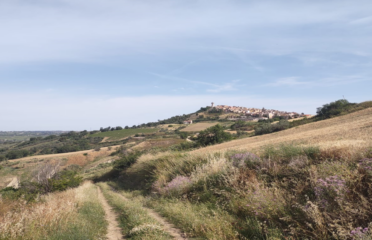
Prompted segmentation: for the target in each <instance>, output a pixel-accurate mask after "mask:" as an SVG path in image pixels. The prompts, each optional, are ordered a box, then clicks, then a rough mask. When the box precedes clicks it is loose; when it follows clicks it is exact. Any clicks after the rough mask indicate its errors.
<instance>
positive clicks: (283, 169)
mask: <svg viewBox="0 0 372 240" xmlns="http://www.w3.org/2000/svg"><path fill="white" fill-rule="evenodd" d="M371 152H372V151H371V150H370V148H367V149H366V148H364V149H359V150H358V151H356V150H355V149H352V148H346V147H345V146H343V147H341V148H334V147H331V148H321V147H319V146H316V145H293V144H280V145H276V146H275V145H269V146H266V147H264V148H262V149H260V150H257V151H256V154H257V155H255V154H253V153H247V152H246V151H241V152H238V151H236V150H235V151H227V152H220V153H215V154H202V155H200V154H198V155H191V154H178V155H174V154H172V153H168V154H164V155H162V156H156V157H153V158H151V157H150V156H146V161H141V162H138V163H136V164H134V165H133V166H132V167H131V168H129V169H128V170H127V172H126V173H124V175H125V174H127V173H128V172H131V173H132V174H135V173H138V172H140V170H139V169H142V170H141V171H145V172H146V174H143V175H142V176H143V178H145V179H146V180H147V181H149V182H151V183H152V185H147V188H148V190H149V191H150V192H151V195H150V196H151V200H149V201H148V204H149V206H151V207H153V208H155V209H157V210H158V211H160V212H161V213H162V214H164V215H165V216H166V217H167V218H169V219H170V220H172V221H173V222H174V223H175V224H176V225H177V226H178V227H180V228H182V229H183V230H184V231H186V232H188V233H191V234H192V236H202V237H206V238H210V239H234V237H233V232H234V233H236V234H237V235H234V236H238V235H239V236H244V237H249V238H253V237H255V238H257V239H268V238H269V236H270V238H284V237H291V238H295V239H302V238H308V239H330V238H334V239H351V238H355V239H356V237H355V236H356V235H355V234H356V233H355V232H358V231H359V230H358V229H360V228H362V229H363V231H365V232H363V231H362V232H361V233H360V234H362V235H363V238H366V237H367V236H369V235H368V234H369V232H368V231H367V230H365V229H366V228H368V226H369V225H370V223H371V222H372V221H371V220H370V219H372V204H371V203H370V201H369V199H370V198H371V197H372V170H371V169H372V158H371V157H372V154H371ZM121 184H122V185H125V184H126V183H125V182H121ZM154 193H155V194H154ZM210 211H212V212H217V213H218V214H217V215H218V217H217V218H216V219H214V217H213V216H214V215H210V214H207V213H210ZM211 219H212V220H211ZM220 219H225V220H223V221H222V220H221V221H219V220H220ZM209 221H211V222H210V223H209ZM224 221H225V222H224ZM199 223H200V226H199ZM233 223H234V224H233ZM248 223H249V224H248ZM208 224H211V226H210V227H208ZM213 224H215V225H213ZM229 224H230V225H231V226H230V225H229ZM227 225H228V227H226V226H227ZM257 226H259V227H257ZM201 229H202V230H201ZM216 229H219V230H218V231H217V230H216ZM355 229H357V230H355ZM203 231H205V232H203ZM353 231H354V232H353ZM352 232H353V233H355V234H354V235H352ZM217 236H220V238H218V237H217Z"/></svg>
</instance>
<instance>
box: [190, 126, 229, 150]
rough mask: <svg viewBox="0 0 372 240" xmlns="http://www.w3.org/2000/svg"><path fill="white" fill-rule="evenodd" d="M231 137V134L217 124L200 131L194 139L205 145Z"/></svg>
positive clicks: (227, 139)
mask: <svg viewBox="0 0 372 240" xmlns="http://www.w3.org/2000/svg"><path fill="white" fill-rule="evenodd" d="M231 139H232V136H231V134H230V133H227V132H225V131H224V128H223V127H222V126H221V125H219V124H217V125H215V126H213V127H210V128H207V129H206V130H204V131H201V132H200V133H199V135H198V137H197V139H196V140H197V141H198V143H199V144H200V145H202V146H207V145H213V144H217V143H222V142H225V141H229V140H231Z"/></svg>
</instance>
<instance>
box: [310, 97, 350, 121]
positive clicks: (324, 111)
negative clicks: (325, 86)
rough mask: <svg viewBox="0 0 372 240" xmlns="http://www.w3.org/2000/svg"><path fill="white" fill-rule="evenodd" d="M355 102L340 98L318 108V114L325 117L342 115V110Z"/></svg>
mask: <svg viewBox="0 0 372 240" xmlns="http://www.w3.org/2000/svg"><path fill="white" fill-rule="evenodd" d="M353 105H355V103H350V102H349V101H348V100H346V99H340V100H337V101H335V102H331V103H327V104H324V105H323V106H322V107H319V108H317V111H316V113H317V115H318V116H321V117H325V118H330V117H333V116H337V115H340V114H341V113H342V112H344V111H347V110H348V109H349V108H350V107H351V106H353Z"/></svg>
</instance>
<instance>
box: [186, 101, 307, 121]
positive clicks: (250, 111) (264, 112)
mask: <svg viewBox="0 0 372 240" xmlns="http://www.w3.org/2000/svg"><path fill="white" fill-rule="evenodd" d="M212 109H216V110H219V111H222V112H223V113H231V115H230V116H229V115H228V116H227V117H226V119H227V120H231V121H236V120H243V121H258V120H267V119H271V118H274V117H285V118H287V119H292V118H298V117H311V116H312V115H310V114H303V113H301V114H299V113H297V112H286V111H279V110H274V109H266V108H246V107H239V106H228V105H217V106H215V105H214V103H213V102H212V105H211V107H210V108H209V111H211V110H212ZM183 124H192V120H186V121H184V122H183Z"/></svg>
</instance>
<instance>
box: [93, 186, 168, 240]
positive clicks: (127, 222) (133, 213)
mask: <svg viewBox="0 0 372 240" xmlns="http://www.w3.org/2000/svg"><path fill="white" fill-rule="evenodd" d="M98 186H99V187H100V188H101V189H102V192H103V194H104V196H105V197H106V199H107V200H108V202H109V204H110V205H111V206H112V207H113V208H114V209H115V211H116V212H117V214H118V216H119V219H118V220H119V223H120V227H121V228H122V231H123V235H125V237H126V238H127V239H136V240H137V239H138V240H166V239H167V240H168V239H172V236H171V235H170V234H169V233H168V232H167V231H165V228H164V225H162V224H161V223H160V222H159V221H157V220H156V219H155V218H153V217H152V216H151V215H150V214H149V213H148V211H147V210H146V209H144V208H143V205H142V203H141V202H140V201H136V200H135V199H131V201H126V200H125V199H123V197H122V196H121V195H120V194H119V193H116V192H113V191H112V190H111V187H110V186H108V185H107V184H106V183H98Z"/></svg>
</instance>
